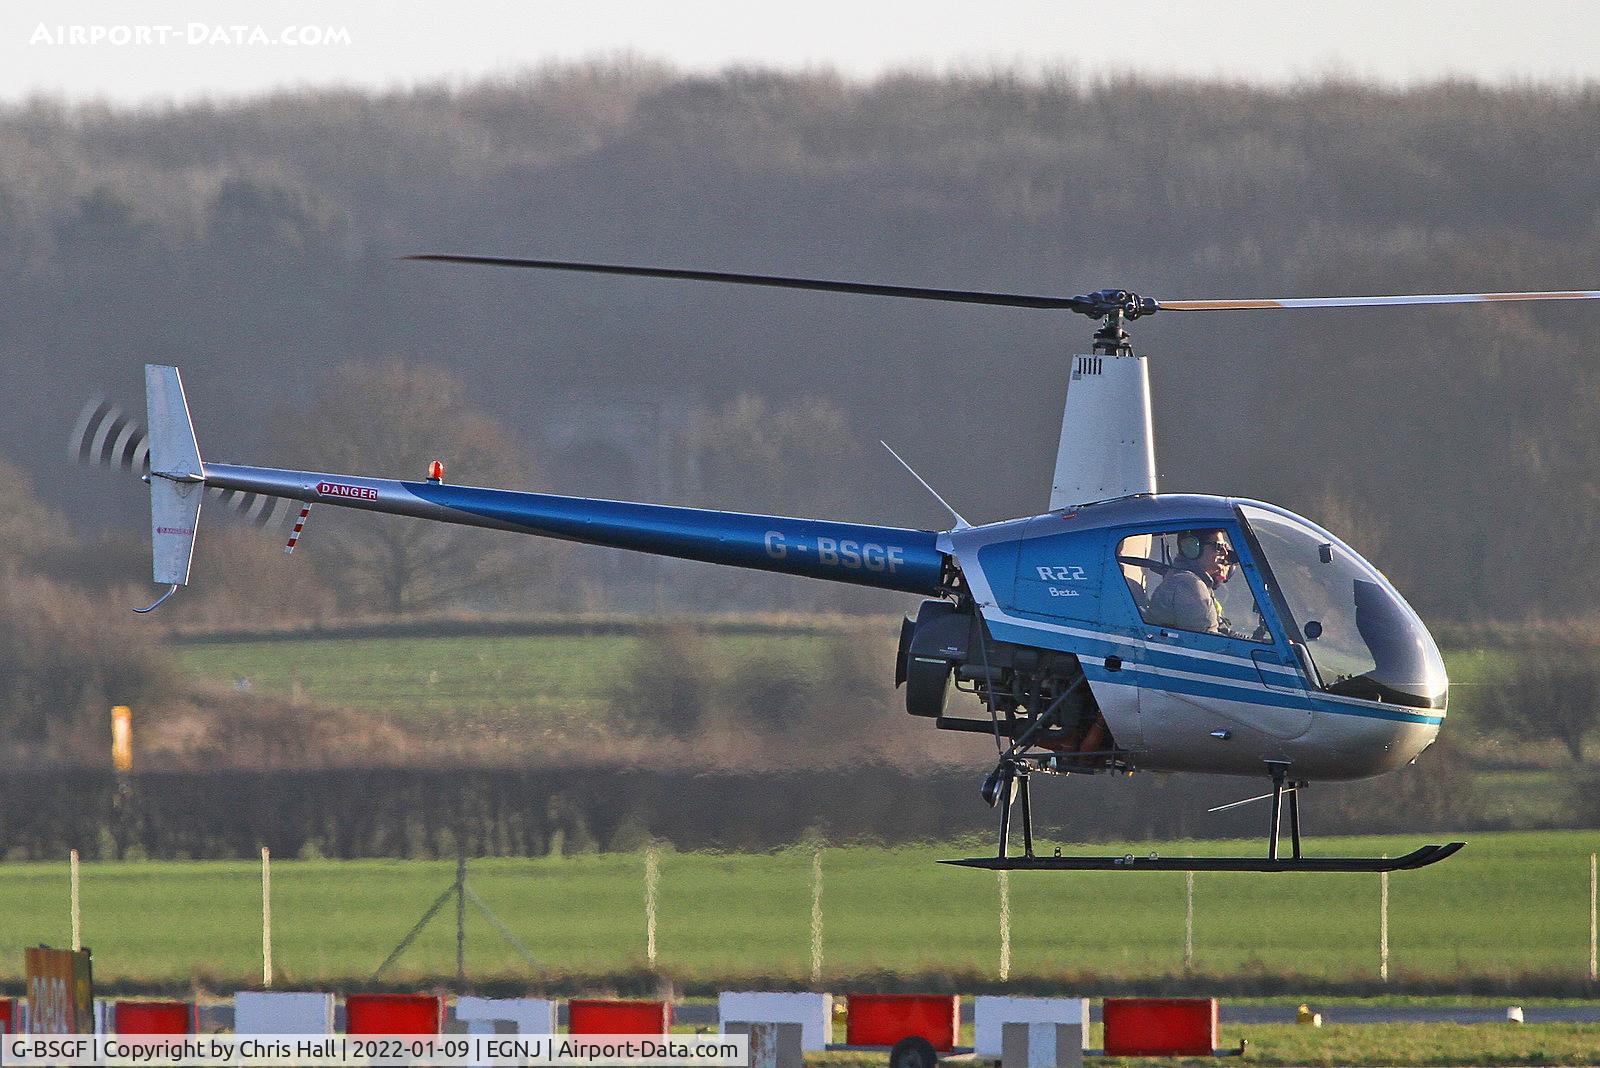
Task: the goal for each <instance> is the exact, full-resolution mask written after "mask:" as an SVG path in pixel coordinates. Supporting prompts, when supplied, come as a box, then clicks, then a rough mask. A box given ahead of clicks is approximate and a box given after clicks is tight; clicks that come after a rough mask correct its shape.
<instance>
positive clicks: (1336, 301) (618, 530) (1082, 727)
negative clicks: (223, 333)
mask: <svg viewBox="0 0 1600 1068" xmlns="http://www.w3.org/2000/svg"><path fill="white" fill-rule="evenodd" d="M410 258H411V259H417V260H428V261H434V262H447V263H468V264H483V265H492V266H503V267H523V268H540V269H548V270H563V271H581V272H589V273H597V274H612V275H640V276H646V277H654V278H667V279H686V280H693V281H704V282H724V283H734V284H740V285H756V286H777V287H785V288H794V289H808V290H818V291H825V292H835V293H853V294H866V295H874V296H888V297H901V298H912V299H919V300H938V301H955V302H962V303H974V304H991V305H1001V306H1007V307H1015V308H1032V309H1045V310H1059V311H1068V312H1074V313H1077V314H1080V315H1085V316H1088V317H1089V318H1091V319H1094V320H1098V321H1099V323H1100V327H1099V329H1098V330H1097V331H1096V333H1095V334H1094V338H1093V344H1092V346H1091V348H1090V352H1089V353H1088V354H1087V355H1079V356H1075V357H1074V358H1073V361H1072V368H1071V377H1070V380H1069V383H1068V389H1067V396H1066V407H1065V410H1064V412H1063V415H1062V423H1061V437H1060V442H1059V447H1058V450H1057V456H1056V466H1055V475H1054V479H1053V484H1052V486H1051V491H1050V507H1049V510H1048V511H1047V512H1045V513H1043V514H1041V515H1035V516H1029V517H1026V518H1022V519H1013V520H1007V521H1004V522H997V523H986V524H981V525H976V526H975V525H973V524H970V523H968V522H966V520H964V519H963V518H962V517H961V516H960V515H959V514H957V513H956V512H955V511H954V509H950V507H949V505H948V504H946V503H945V502H944V500H943V498H939V497H938V494H937V493H934V492H933V490H932V487H929V486H928V485H927V483H926V482H923V481H922V479H921V477H920V476H917V475H916V472H915V471H911V474H912V475H913V477H916V478H917V480H918V481H919V482H922V484H923V486H924V487H926V488H928V489H929V492H930V493H933V495H934V496H935V497H936V498H938V499H939V502H940V504H942V505H944V507H945V508H946V509H947V510H949V511H950V513H951V515H952V517H953V520H954V523H953V525H952V526H951V527H950V529H948V530H943V531H932V530H915V529H904V528H898V527H886V526H874V525H866V524H856V523H838V522H828V521H824V520H817V519H796V518H788V517H781V516H768V515H750V514H742V513H733V512H722V511H713V510H704V509H691V508H678V507H672V506H667V505H660V504H643V503H635V502H627V501H607V500H591V499H586V498H578V497H564V496H554V495H550V494H541V493H519V492H512V491H508V490H499V489H486V488H478V487H468V486H453V485H448V484H446V483H445V482H444V479H443V477H442V471H441V470H440V469H439V468H438V467H437V465H436V466H435V468H434V469H433V470H431V471H430V472H429V477H428V478H426V479H425V480H423V481H417V482H410V481H399V480H394V479H387V478H370V477H367V476H364V475H348V474H333V473H325V472H315V471H291V470H280V469H274V468H263V467H244V466H238V465H234V464H221V463H211V462H205V461H202V459H201V456H200V450H199V446H198V444H197V442H196V440H195V434H194V429H193V426H192V425H191V422H190V418H189V411H188V405H187V401H186V399H185V397H184V392H183V385H182V381H181V379H180V377H179V374H178V370H177V368H174V367H165V366H157V365H149V366H147V367H146V368H145V387H146V401H147V405H148V416H149V436H148V442H146V440H145V438H144V436H143V435H142V434H141V433H140V432H139V431H138V430H137V428H136V427H135V426H133V424H132V423H130V422H129V421H128V420H127V419H126V418H124V417H122V416H121V415H119V414H117V413H116V412H115V411H114V410H113V409H111V408H110V407H109V406H106V405H101V406H100V407H98V408H91V409H87V410H86V412H85V415H84V418H83V419H82V420H80V425H79V428H78V430H77V432H76V435H75V441H76V444H75V446H74V447H75V450H76V452H77V454H78V456H79V458H80V459H83V460H98V461H100V462H107V463H121V464H122V465H123V466H126V467H131V468H144V469H146V470H147V474H146V475H145V479H146V481H148V482H149V484H150V500H151V534H152V543H153V558H154V578H155V581H156V582H158V583H162V584H165V585H166V586H167V587H168V589H167V590H166V592H165V593H163V594H162V596H161V597H160V598H159V599H158V600H157V601H156V602H155V604H152V605H150V606H149V608H143V609H136V611H142V612H148V611H150V610H152V609H154V608H155V607H156V606H157V605H159V604H161V603H162V602H163V601H165V600H166V599H167V598H168V597H170V596H172V594H173V593H175V592H176V591H177V589H178V587H179V586H182V585H184V584H186V583H187V582H188V578H189V564H190V558H191V555H192V552H193V547H194V538H195V530H196V527H197V525H198V522H199V515H200V505H201V500H202V497H203V494H204V491H212V492H215V493H218V494H220V495H222V496H223V497H224V498H226V499H227V500H229V501H231V502H232V503H234V504H236V505H238V506H240V507H242V508H244V509H245V510H248V511H252V512H255V513H257V514H258V515H260V516H262V517H264V516H266V515H270V514H271V508H270V505H271V504H273V503H274V502H275V501H277V500H296V501H302V502H305V508H303V509H302V510H301V512H300V517H299V523H298V524H297V526H296V534H298V531H299V529H300V525H302V524H303V523H304V521H305V516H306V514H307V511H308V509H309V507H310V506H311V505H312V504H315V503H323V504H332V505H338V506H340V507H347V508H360V509H364V510H367V511H375V512H388V513H393V514H397V515H407V516H416V517H420V518H425V519H433V520H438V521H441V522H447V523H460V524H467V525H472V526H479V527H490V528H494V529H499V530H509V531H517V532H521V533H525V534H536V535H542V536H545V537H552V538H562V539H566V540H569V541H576V542H583V543H587V544H592V545H603V546H611V547H616V548H624V549H632V550H636V551H639V552H646V553H655V554H662V555H667V556H675V557H681V558H684V559H690V560H701V561H707V562H711V563H717V564H728V565H731V566H735V567H747V568H756V569H760V570H764V571H775V572H783V573H787V574H792V575H803V576H808V577H811V578H820V579H828V580H831V581H835V582H847V583H853V584H856V585H861V586H872V587H878V588H882V589H888V590H898V591H903V592H906V593H914V594H921V595H923V596H924V597H926V598H928V599H927V600H924V601H923V602H922V605H921V607H920V608H919V610H918V611H917V613H916V615H915V616H913V617H909V618H907V619H906V620H905V623H904V625H903V627H902V629H901V635H900V646H899V651H898V654H897V660H896V665H895V673H896V674H895V680H896V683H897V685H899V686H903V687H904V689H905V695H906V710H907V711H908V712H909V713H910V714H912V715H913V716H918V717H922V718H925V719H928V720H931V721H932V723H933V725H934V726H935V727H936V728H939V729H942V730H954V731H970V732H976V733H982V734H989V735H992V736H993V738H994V740H995V743H996V746H997V748H998V749H999V751H1000V755H999V760H998V762H997V764H996V766H995V769H994V770H993V771H992V772H991V773H990V774H989V776H988V777H987V778H986V779H985V780H984V782H983V784H982V788H981V794H982V797H983V799H984V800H985V801H986V802H988V803H989V804H990V805H991V806H995V805H998V807H999V819H1000V825H999V841H998V848H997V850H996V854H995V855H994V856H992V857H978V858H971V859H967V860H958V861H951V862H949V863H956V864H964V865H969V866H974V867H982V868H992V869H1001V870H1007V869H1067V870H1085V869H1094V870H1123V871H1137V870H1145V871H1150V870H1166V871H1172V870H1180V871H1181V870H1207V871H1216V870H1224V871H1278V872H1281V871H1388V870H1397V869H1403V868H1418V867H1422V866H1424V865H1427V864H1433V863H1436V862H1438V861H1440V860H1443V859H1445V858H1446V857H1448V856H1450V855H1452V854H1454V853H1455V852H1456V851H1458V850H1459V849H1461V848H1462V845H1463V843H1461V842H1451V843H1448V844H1445V845H1428V846H1423V847H1421V848H1419V849H1417V850H1415V851H1413V852H1411V853H1407V854H1405V855H1403V856H1399V857H1395V858H1392V859H1390V858H1377V857H1308V856H1305V855H1304V854H1303V850H1302V846H1301V834H1300V807H1299V790H1300V789H1301V788H1303V787H1304V786H1305V785H1306V784H1307V783H1308V782H1311V781H1313V780H1340V779H1360V778H1365V777H1368V776H1373V775H1378V774H1381V773H1383V772H1386V771H1391V770H1393V769H1395V768H1398V767H1400V766H1401V765H1403V764H1406V763H1407V762H1409V761H1411V760H1413V759H1415V758H1416V757H1417V756H1418V755H1419V754H1420V753H1422V751H1423V750H1425V749H1426V748H1427V747H1428V746H1429V745H1430V744H1431V743H1432V742H1433V741H1434V739H1435V738H1436V737H1437V735H1438V733H1439V729H1440V727H1441V725H1442V724H1443V722H1444V718H1445V702H1446V692H1447V687H1448V683H1447V680H1446V677H1445V669H1444V662H1443V660H1442V659H1441V658H1440V655H1439V650H1438V647H1437V646H1436V645H1435V644H1434V641H1433V638H1432V637H1431V636H1430V635H1429V633H1428V630H1427V628H1426V627H1425V626H1424V625H1423V623H1422V620H1421V619H1420V618H1419V617H1418V616H1417V614H1416V612H1414V611H1413V610H1412V609H1411V607H1410V606H1409V605H1408V604H1407V603H1406V602H1405V600H1404V599H1403V598H1402V597H1401V596H1400V594H1399V592H1397V591H1396V590H1395V588H1394V587H1393V586H1392V585H1391V584H1390V583H1389V581H1388V580H1387V579H1386V578H1385V577H1384V576H1383V575H1382V574H1381V573H1380V572H1379V571H1378V570H1377V569H1376V568H1374V567H1373V566H1372V565H1371V564H1369V563H1367V562H1366V561H1365V560H1363V559H1362V558H1361V556H1360V554H1358V553H1357V552H1356V551H1355V550H1354V549H1352V548H1350V547H1349V546H1348V545H1346V544H1345V543H1344V542H1342V541H1340V540H1339V539H1338V538H1337V537H1336V536H1334V535H1333V534H1331V533H1329V532H1328V531H1326V530H1324V529H1322V528H1321V527H1319V526H1317V525H1316V524H1315V523H1312V522H1310V521H1309V520H1306V519H1304V518H1302V517H1300V516H1297V515H1295V514H1293V513H1291V512H1289V511H1287V510H1285V509H1283V508H1278V507H1275V506H1273V505H1271V504H1266V503H1264V502H1260V501H1251V500H1241V499H1235V498H1230V497H1220V496H1205V495H1196V494H1182V495H1177V494H1161V493H1158V492H1157V490H1156V472H1155V453H1154V448H1153V437H1152V429H1151V428H1152V421H1151V410H1150V392H1149V378H1148V374H1147V369H1146V363H1145V357H1143V356H1138V355H1135V354H1134V352H1133V348H1132V346H1131V344H1130V342H1129V338H1128V333H1127V330H1126V329H1125V325H1126V323H1128V322H1129V321H1131V320H1135V319H1139V318H1141V317H1143V316H1147V315H1152V314H1154V313H1156V312H1158V311H1220V310H1231V309H1264V308H1351V307H1374V306H1389V305H1405V304H1463V303H1474V302H1481V301H1526V300H1587V299H1596V298H1600V291H1563V292H1541V293H1474V294H1435V295H1413V296H1373V297H1332V298H1297V299H1280V300H1188V301H1157V300H1154V299H1151V298H1148V297H1142V296H1139V295H1137V294H1135V293H1130V292H1126V291H1124V290H1116V289H1106V290H1101V291H1099V292H1095V293H1090V294H1086V295H1080V296H1072V297H1050V296H1026V295H1020V294H1010V293H984V292H971V291H965V290H945V289H923V288H913V287H903V286H890V285H874V284H864V283H856V282H838V281H826V280H821V279H808V278H787V277H774V276H767V275H749V274H732V273H727V272H719V271H696V270H680V269H675V268H659V267H632V266H619V265H613V264H594V263H575V262H566V261H554V260H526V259H510V258H500V257H482V256H462V255H428V256H415V257H410ZM891 451H892V450H891ZM895 458H896V459H897V460H898V459H899V457H898V456H896V457H895ZM901 462H902V463H904V461H901ZM907 470H908V471H909V470H910V468H909V466H908V467H907ZM292 544H293V540H292V539H291V546H292ZM952 690H960V691H963V692H967V693H970V694H973V695H975V696H976V697H977V698H978V699H979V701H980V702H981V703H982V705H983V706H984V708H985V710H986V712H987V716H986V717H985V716H976V715H950V714H947V713H949V712H950V711H951V709H950V693H951V691H952ZM1134 770H1153V771H1192V772H1209V773H1213V774H1227V775H1239V776H1261V777H1263V778H1264V779H1266V780H1268V781H1270V783H1271V793H1270V795H1262V798H1258V799H1251V800H1260V799H1265V798H1266V797H1268V796H1270V798H1271V802H1272V814H1271V824H1270V831H1269V834H1268V838H1267V849H1266V855H1265V856H1264V857H1262V856H1255V857H1162V856H1158V855H1155V854H1151V855H1149V856H1144V857H1136V856H1121V857H1092V856H1066V857H1064V856H1036V855H1035V853H1034V849H1033V834H1032V820H1031V812H1030V805H1029V781H1030V779H1031V777H1032V776H1034V775H1039V774H1060V773H1073V772H1097V771H1134ZM1285 801H1287V807H1288V810H1289V822H1290V831H1291V841H1292V845H1291V850H1290V855H1289V856H1280V855H1279V841H1278V839H1279V830H1280V827H1281V823H1282V817H1281V813H1282V808H1283V806H1284V803H1285ZM1240 803H1242V802H1240ZM1014 810H1016V811H1020V814H1021V830H1022V839H1023V843H1022V845H1023V849H1022V854H1021V855H1020V856H1017V855H1013V854H1012V853H1011V851H1010V848H1009V836H1010V827H1011V820H1012V815H1013V811H1014Z"/></svg>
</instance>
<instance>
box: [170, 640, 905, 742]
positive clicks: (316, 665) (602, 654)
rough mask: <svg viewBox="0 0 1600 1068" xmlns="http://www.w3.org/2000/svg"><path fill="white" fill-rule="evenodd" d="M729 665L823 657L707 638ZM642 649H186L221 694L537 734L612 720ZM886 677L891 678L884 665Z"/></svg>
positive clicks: (563, 643) (571, 645) (602, 644)
mask: <svg viewBox="0 0 1600 1068" xmlns="http://www.w3.org/2000/svg"><path fill="white" fill-rule="evenodd" d="M706 641H707V642H708V643H709V644H711V646H712V648H713V649H715V650H716V651H717V652H718V653H719V654H720V655H721V656H722V657H725V658H726V659H728V660H729V661H734V660H738V659H739V658H741V657H746V656H748V655H750V653H751V652H752V651H754V650H757V649H759V650H760V651H762V652H764V653H767V654H769V655H774V656H784V657H787V658H790V659H793V660H796V661H798V662H801V663H806V662H810V661H813V660H816V659H817V658H819V657H820V656H821V655H822V652H823V649H824V642H825V639H824V638H820V637H818V636H816V635H811V634H797V635H749V634H708V635H707V636H706ZM638 643H639V639H638V638H636V637H632V636H628V635H611V634H603V635H539V636H528V637H443V638H333V639H329V638H317V639H306V640H304V641H265V642H227V643H215V644H202V645H185V646H180V647H179V648H178V650H177V652H178V657H179V661H180V663H181V664H182V666H183V668H184V670H185V671H187V672H188V673H189V674H190V675H191V676H193V677H196V678H199V679H203V680H206V681H209V682H212V683H215V684H218V685H232V684H234V683H235V682H236V681H237V680H239V679H247V680H249V684H250V687H251V689H252V690H253V691H255V692H258V693H266V694H274V695H278V696H282V697H293V696H295V695H296V694H298V695H299V696H300V697H301V698H303V699H305V700H307V701H309V702H313V703H317V704H325V705H336V706H340V707H346V708H355V709H360V710H363V711H368V712H382V713H387V714H392V715H394V716H395V717H396V718H397V719H399V720H401V721H402V722H410V723H412V724H416V725H425V724H427V723H428V722H430V721H437V720H438V719H439V718H440V717H451V718H452V719H454V720H456V722H460V720H461V719H468V720H472V721H495V722H501V721H504V720H505V719H507V718H510V717H531V718H532V719H534V720H535V721H537V722H538V724H539V725H540V726H555V727H561V726H576V725H579V724H580V723H581V724H583V725H586V726H592V725H593V723H594V719H595V717H597V716H606V715H608V714H609V712H610V702H609V690H610V687H611V686H612V684H613V680H615V679H616V678H617V677H618V675H619V674H620V673H621V672H623V671H624V670H625V668H626V666H627V664H628V662H629V660H630V658H631V656H632V654H633V652H634V650H635V649H636V648H637V646H638ZM885 670H888V668H887V666H886V667H885Z"/></svg>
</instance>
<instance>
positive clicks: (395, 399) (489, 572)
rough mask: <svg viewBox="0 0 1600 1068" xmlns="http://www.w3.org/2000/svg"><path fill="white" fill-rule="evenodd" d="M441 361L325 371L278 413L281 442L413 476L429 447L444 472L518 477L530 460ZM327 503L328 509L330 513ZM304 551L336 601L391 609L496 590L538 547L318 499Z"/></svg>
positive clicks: (522, 481)
mask: <svg viewBox="0 0 1600 1068" xmlns="http://www.w3.org/2000/svg"><path fill="white" fill-rule="evenodd" d="M466 396H467V391H466V387H465V386H464V385H463V384H462V382H461V381H460V380H459V379H458V378H456V377H455V376H454V375H452V374H451V373H450V372H448V371H446V370H444V369H443V368H440V367H435V366H430V365H427V364H418V363H411V362H408V361H405V360H399V359H390V360H356V361H351V362H348V363H344V364H341V365H340V366H338V367H336V368H334V369H333V370H332V371H331V372H330V373H329V374H328V375H327V377H326V380H325V381H324V383H323V386H322V388H321V389H319V390H318V392H317V400H316V401H315V402H314V403H313V404H312V405H311V406H310V407H309V408H307V409H304V410H303V411H301V412H299V413H298V414H297V415H295V416H291V417H288V418H286V419H284V420H281V421H280V424H281V425H282V426H283V427H284V429H285V431H286V432H287V436H288V441H287V442H285V448H286V449H288V450H289V452H290V453H291V454H292V455H293V456H294V457H295V458H296V460H297V462H300V463H302V464H304V465H305V466H307V467H315V468H316V469H319V470H330V471H335V472H361V473H365V474H373V475H381V476H385V477H396V478H409V479H412V480H420V479H422V478H423V477H425V475H426V473H427V470H428V465H429V463H430V462H431V461H433V460H435V459H440V460H443V461H444V462H445V470H446V475H447V477H449V478H450V479H452V480H454V481H461V482H467V483H470V484H473V485H488V486H496V487H501V488H509V489H517V488H526V487H527V485H528V483H529V482H530V481H531V479H530V466H529V465H528V464H527V463H526V462H522V461H521V460H520V459H519V456H518V450H517V448H516V447H515V445H514V444H513V442H512V439H511V435H510V433H509V432H508V431H507V430H506V429H505V428H504V427H502V426H501V425H500V424H499V423H497V422H496V421H495V420H493V419H492V418H490V417H489V416H486V415H484V414H482V413H481V412H476V411H473V410H472V409H471V408H470V407H469V406H468V404H467V401H466ZM329 513H331V514H329ZM312 524H313V525H312V527H311V529H310V532H309V533H310V536H309V537H308V538H307V542H306V552H307V555H309V556H313V557H314V558H315V559H316V560H317V566H318V567H319V569H320V570H321V572H322V574H323V575H324V576H326V577H327V578H328V579H329V581H330V582H332V583H333V584H334V585H335V587H336V589H337V590H338V592H339V596H340V601H341V603H342V605H343V607H344V608H345V609H346V610H355V611H360V610H363V609H365V610H373V609H376V610H378V611H382V612H387V613H391V614H396V615H398V614H401V613H404V612H409V611H415V610H418V609H429V608H439V607H444V606H448V605H453V604H460V603H463V602H465V601H467V600H468V599H469V598H472V597H474V596H480V597H481V596H483V595H485V594H487V593H488V592H490V591H502V592H503V591H504V589H505V588H506V586H507V584H508V583H509V582H510V581H511V580H512V579H513V577H514V576H515V575H516V574H517V573H518V572H519V571H526V570H527V569H529V567H530V566H533V567H535V568H537V567H538V566H539V565H538V564H537V561H539V560H548V558H549V551H548V549H542V548H537V547H534V546H533V544H532V543H531V542H528V541H527V540H526V539H521V540H519V539H514V538H508V537H507V536H506V535H504V534H497V533H495V532H493V531H485V530H477V529H473V528H469V527H460V526H454V525H451V524H446V523H435V522H429V521H427V520H421V519H405V518H399V517H395V516H375V515H365V514H360V513H351V512H345V511H343V510H339V509H331V508H330V509H326V510H325V513H324V514H321V515H316V516H314V517H313V519H312Z"/></svg>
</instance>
